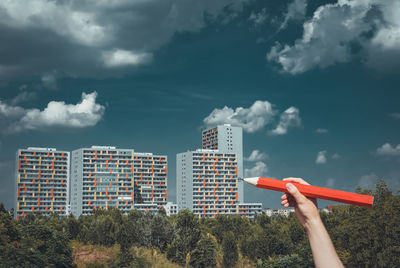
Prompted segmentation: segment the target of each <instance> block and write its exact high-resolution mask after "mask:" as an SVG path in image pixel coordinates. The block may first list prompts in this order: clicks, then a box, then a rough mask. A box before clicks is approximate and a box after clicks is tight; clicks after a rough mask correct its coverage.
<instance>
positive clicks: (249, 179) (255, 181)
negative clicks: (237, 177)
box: [243, 177, 258, 185]
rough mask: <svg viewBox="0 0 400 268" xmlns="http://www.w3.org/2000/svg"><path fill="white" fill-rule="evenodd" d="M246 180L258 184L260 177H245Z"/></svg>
mask: <svg viewBox="0 0 400 268" xmlns="http://www.w3.org/2000/svg"><path fill="white" fill-rule="evenodd" d="M243 180H244V181H245V182H247V183H248V184H251V185H257V182H258V177H252V178H244V179H243Z"/></svg>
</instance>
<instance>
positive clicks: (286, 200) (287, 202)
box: [281, 194, 296, 207]
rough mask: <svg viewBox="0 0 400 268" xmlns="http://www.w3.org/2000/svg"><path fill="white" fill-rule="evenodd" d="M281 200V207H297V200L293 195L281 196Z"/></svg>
mask: <svg viewBox="0 0 400 268" xmlns="http://www.w3.org/2000/svg"><path fill="white" fill-rule="evenodd" d="M281 199H282V202H281V205H282V206H284V207H289V206H291V207H295V206H296V200H295V199H294V198H293V196H291V195H287V194H284V195H282V196H281Z"/></svg>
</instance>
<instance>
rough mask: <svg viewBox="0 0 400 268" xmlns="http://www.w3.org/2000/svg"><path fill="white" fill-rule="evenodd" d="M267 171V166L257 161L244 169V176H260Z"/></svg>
mask: <svg viewBox="0 0 400 268" xmlns="http://www.w3.org/2000/svg"><path fill="white" fill-rule="evenodd" d="M267 172H268V167H267V165H266V164H265V163H264V162H261V161H258V162H256V164H255V165H254V166H253V167H252V168H246V169H245V170H244V176H245V177H261V176H265V175H266V174H267Z"/></svg>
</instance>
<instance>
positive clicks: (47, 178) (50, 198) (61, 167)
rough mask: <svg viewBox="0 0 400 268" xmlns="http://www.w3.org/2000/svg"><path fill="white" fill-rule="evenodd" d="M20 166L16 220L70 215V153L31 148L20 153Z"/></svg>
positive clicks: (17, 180) (18, 152)
mask: <svg viewBox="0 0 400 268" xmlns="http://www.w3.org/2000/svg"><path fill="white" fill-rule="evenodd" d="M16 163H17V167H16V172H15V174H16V179H15V182H16V183H15V188H16V193H17V196H16V203H15V208H16V212H15V214H14V215H15V217H16V218H17V219H19V218H20V217H24V216H25V215H26V214H27V213H34V214H37V213H41V214H43V215H50V214H51V213H53V212H55V213H58V214H59V215H61V216H65V215H68V202H69V196H68V192H69V166H70V165H69V163H70V154H69V152H66V151H57V149H56V148H38V147H28V148H27V149H19V150H18V151H17V156H16Z"/></svg>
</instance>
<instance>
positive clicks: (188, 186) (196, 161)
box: [176, 124, 262, 217]
mask: <svg viewBox="0 0 400 268" xmlns="http://www.w3.org/2000/svg"><path fill="white" fill-rule="evenodd" d="M202 134H203V135H202V136H203V137H202V147H203V149H198V150H195V151H188V152H184V153H180V154H177V157H176V161H177V162H176V192H177V203H178V207H179V209H185V208H188V209H190V210H192V211H193V213H195V214H197V215H199V216H200V217H213V216H216V215H218V214H238V215H242V216H247V217H253V216H254V215H255V214H256V213H261V209H262V204H261V203H252V204H247V203H244V196H243V195H244V194H243V182H242V181H239V180H238V178H242V177H243V142H242V128H240V127H232V126H231V125H228V124H225V125H222V126H217V127H215V128H211V129H207V130H205V131H203V133H202Z"/></svg>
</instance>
